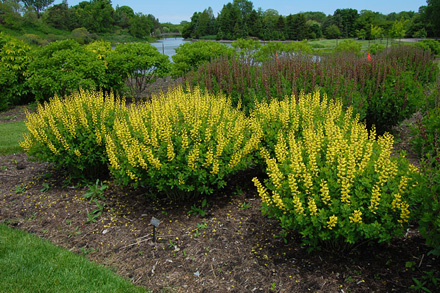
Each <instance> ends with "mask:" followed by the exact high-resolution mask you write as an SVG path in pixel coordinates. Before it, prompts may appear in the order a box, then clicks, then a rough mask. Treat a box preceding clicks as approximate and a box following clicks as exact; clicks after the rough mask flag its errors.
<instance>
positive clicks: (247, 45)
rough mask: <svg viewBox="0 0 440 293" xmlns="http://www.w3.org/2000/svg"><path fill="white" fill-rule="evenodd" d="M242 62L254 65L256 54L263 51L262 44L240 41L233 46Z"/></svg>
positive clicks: (254, 41) (255, 41)
mask: <svg viewBox="0 0 440 293" xmlns="http://www.w3.org/2000/svg"><path fill="white" fill-rule="evenodd" d="M231 46H232V47H233V48H234V49H235V51H236V53H237V54H238V55H239V56H240V58H241V60H242V61H243V62H246V63H253V62H254V60H255V57H256V53H257V52H259V50H260V49H261V43H260V41H258V40H253V39H238V40H236V41H235V42H233V43H232V44H231Z"/></svg>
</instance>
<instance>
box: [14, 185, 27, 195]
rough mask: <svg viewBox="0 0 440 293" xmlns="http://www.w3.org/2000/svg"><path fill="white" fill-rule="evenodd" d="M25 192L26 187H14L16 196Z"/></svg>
mask: <svg viewBox="0 0 440 293" xmlns="http://www.w3.org/2000/svg"><path fill="white" fill-rule="evenodd" d="M25 191H26V185H23V184H22V185H17V186H16V187H15V193H16V194H19V193H23V192H25Z"/></svg>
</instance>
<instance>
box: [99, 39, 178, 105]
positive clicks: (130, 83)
mask: <svg viewBox="0 0 440 293" xmlns="http://www.w3.org/2000/svg"><path fill="white" fill-rule="evenodd" d="M105 60H106V61H107V62H108V70H107V76H108V77H109V79H110V84H112V86H113V88H115V89H117V90H123V91H125V92H126V93H127V94H129V95H130V96H131V97H139V96H141V95H143V94H144V92H145V90H146V89H147V88H148V86H149V84H150V83H151V82H153V81H154V80H156V78H158V77H162V76H165V75H166V74H168V73H169V64H170V60H169V59H168V56H166V55H162V54H160V53H159V51H158V50H157V49H156V48H155V47H153V46H152V45H150V44H148V43H130V44H121V45H117V46H116V48H115V50H114V51H111V52H109V53H108V55H107V57H106V58H105Z"/></svg>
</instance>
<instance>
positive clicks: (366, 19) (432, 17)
mask: <svg viewBox="0 0 440 293" xmlns="http://www.w3.org/2000/svg"><path fill="white" fill-rule="evenodd" d="M182 35H183V36H184V37H185V38H203V37H208V36H210V37H211V38H216V39H239V38H248V37H252V38H257V39H261V40H304V39H316V38H323V37H324V38H328V39H335V38H359V39H369V40H371V39H377V38H384V37H394V38H401V37H414V38H425V37H438V36H440V0H428V1H427V5H426V6H421V7H420V8H419V11H418V12H414V11H402V12H398V13H397V12H393V13H390V14H387V15H384V14H382V13H379V12H374V11H371V10H361V11H357V10H356V9H350V8H348V9H337V10H336V11H335V12H334V13H333V15H326V14H324V13H323V12H301V13H297V14H289V15H287V16H283V15H280V14H279V13H278V11H276V10H274V9H267V10H264V11H263V10H262V9H261V8H258V9H254V6H253V3H252V2H251V1H249V0H234V1H233V2H232V3H231V2H229V3H227V4H225V5H224V6H223V8H222V10H221V11H220V13H219V14H218V16H217V17H215V16H214V14H213V11H212V8H210V7H209V8H207V9H205V10H204V11H203V12H195V13H194V14H193V16H192V17H191V21H190V22H188V23H186V24H185V26H184V28H183V31H182Z"/></svg>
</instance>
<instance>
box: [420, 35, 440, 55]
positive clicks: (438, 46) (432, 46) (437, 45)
mask: <svg viewBox="0 0 440 293" xmlns="http://www.w3.org/2000/svg"><path fill="white" fill-rule="evenodd" d="M416 46H417V47H419V48H421V49H423V50H428V51H430V52H431V53H432V54H433V55H440V42H439V41H436V40H431V39H426V40H422V41H419V42H417V43H416Z"/></svg>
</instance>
